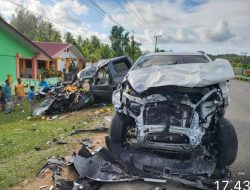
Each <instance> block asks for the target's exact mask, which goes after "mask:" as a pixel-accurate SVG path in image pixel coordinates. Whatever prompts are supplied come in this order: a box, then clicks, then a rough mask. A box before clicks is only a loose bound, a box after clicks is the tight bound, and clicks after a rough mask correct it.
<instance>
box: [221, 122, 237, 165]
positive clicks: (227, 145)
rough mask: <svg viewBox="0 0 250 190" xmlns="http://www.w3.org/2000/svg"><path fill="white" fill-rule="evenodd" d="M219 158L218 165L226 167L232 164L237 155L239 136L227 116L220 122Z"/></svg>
mask: <svg viewBox="0 0 250 190" xmlns="http://www.w3.org/2000/svg"><path fill="white" fill-rule="evenodd" d="M218 125H219V127H218V141H219V144H218V158H217V167H218V168H224V167H227V166H229V165H231V164H232V163H233V162H234V161H235V159H236V156H237V152H238V138H237V134H236V132H235V129H234V126H233V125H232V123H231V122H230V121H228V120H227V119H225V118H222V119H220V121H219V123H218Z"/></svg>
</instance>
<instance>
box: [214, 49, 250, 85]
mask: <svg viewBox="0 0 250 190" xmlns="http://www.w3.org/2000/svg"><path fill="white" fill-rule="evenodd" d="M209 56H210V57H211V58H212V60H215V59H217V58H221V59H227V60H228V61H229V62H230V63H231V64H232V67H233V70H234V74H235V78H236V79H238V80H244V81H248V82H250V56H247V53H244V52H243V54H242V55H237V54H221V55H209Z"/></svg>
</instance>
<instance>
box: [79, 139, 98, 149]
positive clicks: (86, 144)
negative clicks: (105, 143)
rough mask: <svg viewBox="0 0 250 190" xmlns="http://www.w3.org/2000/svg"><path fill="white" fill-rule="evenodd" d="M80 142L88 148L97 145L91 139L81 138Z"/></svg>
mask: <svg viewBox="0 0 250 190" xmlns="http://www.w3.org/2000/svg"><path fill="white" fill-rule="evenodd" d="M80 143H81V144H83V145H84V146H86V147H88V148H94V146H95V145H94V144H93V143H92V141H91V140H90V139H82V140H80Z"/></svg>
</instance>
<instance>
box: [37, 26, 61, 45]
mask: <svg viewBox="0 0 250 190" xmlns="http://www.w3.org/2000/svg"><path fill="white" fill-rule="evenodd" d="M35 40H36V41H45V42H62V36H61V33H60V31H58V30H56V29H55V28H54V26H53V24H51V23H50V22H46V21H41V22H40V23H39V24H38V27H37V35H36V39H35Z"/></svg>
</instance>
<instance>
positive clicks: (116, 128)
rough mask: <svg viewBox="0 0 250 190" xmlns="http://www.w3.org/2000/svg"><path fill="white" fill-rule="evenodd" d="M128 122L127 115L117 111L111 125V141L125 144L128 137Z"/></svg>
mask: <svg viewBox="0 0 250 190" xmlns="http://www.w3.org/2000/svg"><path fill="white" fill-rule="evenodd" d="M126 129H127V122H126V119H125V116H124V115H123V114H120V113H118V112H115V114H114V116H113V118H112V121H111V127H110V133H109V136H110V141H111V142H112V143H114V144H120V145H123V144H124V142H125V138H126V134H127V132H126Z"/></svg>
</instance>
